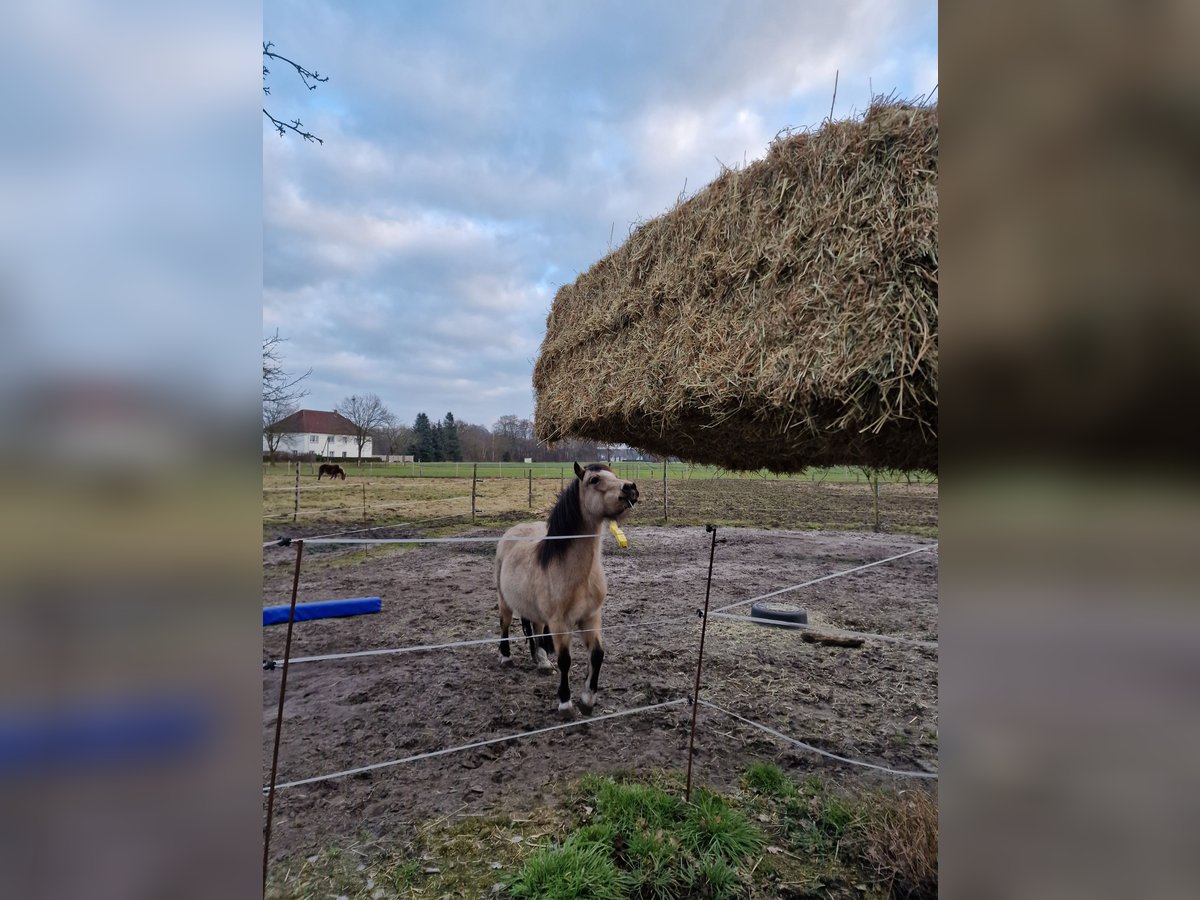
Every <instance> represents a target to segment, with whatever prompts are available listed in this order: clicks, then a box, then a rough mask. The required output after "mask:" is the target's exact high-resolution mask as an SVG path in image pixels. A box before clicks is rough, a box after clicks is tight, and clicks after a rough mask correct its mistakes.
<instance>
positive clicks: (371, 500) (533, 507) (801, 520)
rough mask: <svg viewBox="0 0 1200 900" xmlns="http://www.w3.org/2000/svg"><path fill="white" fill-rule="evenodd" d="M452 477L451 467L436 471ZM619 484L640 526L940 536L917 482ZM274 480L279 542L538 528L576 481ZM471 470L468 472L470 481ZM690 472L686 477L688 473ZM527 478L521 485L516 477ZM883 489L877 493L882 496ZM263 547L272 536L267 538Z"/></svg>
mask: <svg viewBox="0 0 1200 900" xmlns="http://www.w3.org/2000/svg"><path fill="white" fill-rule="evenodd" d="M439 465H441V466H443V467H447V466H448V465H449V464H439ZM615 468H616V469H617V470H618V473H619V474H621V476H622V477H625V478H628V479H630V480H633V481H636V482H637V484H638V489H639V493H640V494H641V500H640V502H639V504H638V514H637V515H638V519H639V521H642V522H645V523H650V522H663V523H668V522H674V523H681V524H689V523H690V524H701V523H704V522H718V523H725V524H738V525H762V526H766V527H794V528H822V527H827V528H834V529H847V528H849V529H876V530H880V531H908V532H914V533H925V534H932V533H935V532H936V529H937V514H938V491H937V485H936V483H933V484H930V483H927V482H924V481H919V480H913V481H911V483H910V482H909V481H905V480H891V481H880V482H879V483H878V484H877V485H875V484H872V483H870V482H868V481H864V480H859V481H852V480H845V479H822V478H818V477H816V475H813V476H812V477H811V478H808V479H806V478H802V477H796V478H788V477H784V478H774V479H768V478H761V477H728V478H725V477H718V478H712V477H706V478H687V477H682V475H679V474H677V472H676V471H675V468H674V467H672V469H670V470H669V476H670V477H669V478H668V479H667V480H666V481H664V480H663V479H662V467H661V466H659V467H657V468H655V467H651V466H649V465H647V464H617V465H616V466H615ZM280 469H281V471H279V472H278V473H274V474H270V475H268V477H267V478H266V479H265V484H264V489H263V527H264V529H267V530H269V531H274V532H278V531H280V530H282V529H284V528H287V527H288V526H290V525H295V526H297V527H296V528H294V529H291V530H293V531H301V530H304V529H305V528H313V527H314V526H315V527H316V528H317V529H319V530H326V531H328V530H330V529H331V527H337V526H338V525H344V526H346V527H349V526H350V525H351V524H357V525H359V526H374V525H382V524H387V523H388V522H395V521H405V520H408V519H418V518H424V517H427V516H429V515H430V514H431V513H434V514H438V515H443V516H445V517H447V518H449V517H451V516H456V517H457V518H458V519H459V520H460V521H461V522H463V523H464V524H467V523H471V524H477V523H479V522H485V523H489V522H490V523H496V522H506V521H514V520H517V519H520V518H538V517H541V516H542V515H544V513H545V512H546V511H547V510H548V509H549V508H550V507H551V506H552V505H553V504H554V501H555V500H556V499H557V497H558V494H559V492H560V491H561V489H562V487H563V486H565V485H566V484H569V483H570V480H571V479H572V478H573V477H574V476H573V475H572V474H571V470H570V467H569V466H562V467H557V468H556V469H555V470H554V471H551V470H550V469H548V468H547V467H545V466H543V467H541V468H538V467H537V466H529V467H526V468H524V469H523V470H520V471H519V472H518V471H517V469H516V467H515V466H510V467H509V471H508V474H505V475H504V476H494V477H491V476H489V477H485V476H483V475H479V476H477V477H472V471H471V469H470V468H469V467H466V466H465V464H460V474H459V475H457V476H455V475H454V474H453V469H450V468H446V469H445V472H446V474H439V475H437V476H436V477H417V476H413V477H401V476H390V477H389V476H379V475H372V474H371V472H370V470H369V469H366V468H364V469H363V470H358V469H353V468H352V469H351V470H350V477H349V478H348V479H347V480H346V481H341V480H338V481H332V482H331V481H323V482H322V483H321V484H320V485H317V484H312V483H309V481H310V479H309V477H308V476H307V475H303V474H302V477H301V478H297V476H296V472H295V470H294V469H293V470H291V471H290V472H289V471H287V470H285V469H283V468H282V467H280ZM464 470H465V471H464ZM681 471H683V470H681ZM518 474H519V475H521V476H522V477H517V475H518ZM876 488H877V490H876ZM264 537H265V536H264Z"/></svg>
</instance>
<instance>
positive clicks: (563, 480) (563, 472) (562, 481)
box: [558, 466, 567, 493]
mask: <svg viewBox="0 0 1200 900" xmlns="http://www.w3.org/2000/svg"><path fill="white" fill-rule="evenodd" d="M566 486H567V467H566V466H563V467H562V468H560V469H559V470H558V490H559V493H562V490H563V489H564V488H565V487H566Z"/></svg>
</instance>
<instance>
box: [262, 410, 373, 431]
mask: <svg viewBox="0 0 1200 900" xmlns="http://www.w3.org/2000/svg"><path fill="white" fill-rule="evenodd" d="M276 428H278V429H279V431H281V432H282V433H284V434H355V433H356V431H355V428H354V423H353V422H351V421H350V420H349V419H347V418H346V417H345V416H343V415H342V414H341V413H336V412H322V411H321V410H317V409H302V410H300V411H299V412H294V413H292V414H291V415H290V416H288V417H286V418H284V419H280V420H279V422H277V423H276Z"/></svg>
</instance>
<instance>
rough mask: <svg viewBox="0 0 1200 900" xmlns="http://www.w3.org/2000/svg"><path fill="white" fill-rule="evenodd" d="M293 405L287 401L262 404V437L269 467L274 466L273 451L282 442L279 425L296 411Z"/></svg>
mask: <svg viewBox="0 0 1200 900" xmlns="http://www.w3.org/2000/svg"><path fill="white" fill-rule="evenodd" d="M296 409H297V407H296V404H295V403H292V402H291V401H289V400H270V401H264V402H263V417H262V424H263V436H264V437H265V438H266V439H267V452H268V453H269V454H270V456H271V465H275V451H276V450H278V449H279V444H280V442H281V441H282V440H283V436H284V434H286V432H284V431H283V430H282V429H280V427H279V423H280V422H282V421H283V420H284V419H286V418H287V417H288V416H290V415H291V414H292V413H294V412H295V411H296Z"/></svg>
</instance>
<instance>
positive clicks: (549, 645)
mask: <svg viewBox="0 0 1200 900" xmlns="http://www.w3.org/2000/svg"><path fill="white" fill-rule="evenodd" d="M533 643H534V645H535V653H534V656H533V660H534V662H536V663H537V667H538V671H539V672H542V673H547V672H553V671H554V664H553V663H551V662H550V654H551V653H553V652H554V638H552V637H550V626H549V625H543V626H542V633H541V636H540V637H536V638H534V639H533Z"/></svg>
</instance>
